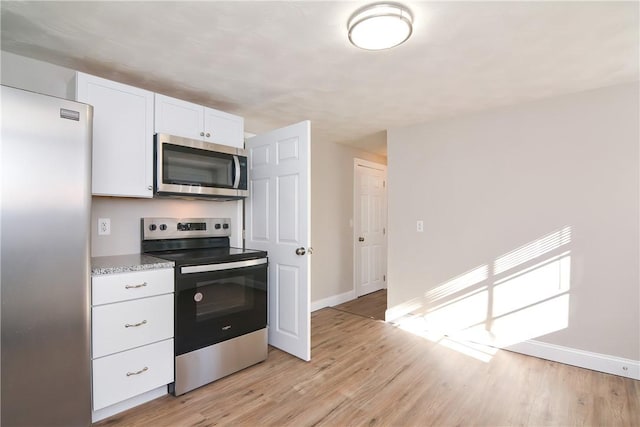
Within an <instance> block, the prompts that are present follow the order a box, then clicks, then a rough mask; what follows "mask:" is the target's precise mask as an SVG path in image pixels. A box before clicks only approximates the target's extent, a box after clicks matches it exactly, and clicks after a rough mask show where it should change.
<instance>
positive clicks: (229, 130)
mask: <svg viewBox="0 0 640 427" xmlns="http://www.w3.org/2000/svg"><path fill="white" fill-rule="evenodd" d="M155 132H156V133H167V134H170V135H176V136H182V137H185V138H191V139H197V140H201V141H206V142H211V143H214V144H222V145H229V146H231V147H237V148H244V119H243V118H242V117H239V116H235V115H233V114H229V113H225V112H222V111H218V110H214V109H213V108H208V107H203V106H201V105H197V104H193V103H191V102H187V101H183V100H181V99H176V98H171V97H168V96H165V95H160V94H158V93H156V95H155Z"/></svg>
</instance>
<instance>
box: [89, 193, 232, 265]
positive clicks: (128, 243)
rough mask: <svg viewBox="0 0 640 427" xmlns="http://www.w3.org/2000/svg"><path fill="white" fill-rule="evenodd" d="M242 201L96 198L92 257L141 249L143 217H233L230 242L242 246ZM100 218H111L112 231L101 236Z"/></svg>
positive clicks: (92, 211) (93, 200)
mask: <svg viewBox="0 0 640 427" xmlns="http://www.w3.org/2000/svg"><path fill="white" fill-rule="evenodd" d="M241 203H242V202H237V201H230V202H212V201H191V200H177V199H130V198H117V197H93V199H92V203H91V205H92V206H91V224H92V230H91V256H105V255H123V254H132V253H138V252H140V236H141V230H140V219H141V218H144V217H165V218H167V217H168V218H185V217H193V218H201V217H215V218H231V221H232V230H231V237H230V241H231V245H232V246H236V247H238V246H240V247H241V246H242V238H241V228H242V226H241V221H242V205H241ZM98 218H109V219H111V234H110V235H108V236H99V235H98V226H97V224H98Z"/></svg>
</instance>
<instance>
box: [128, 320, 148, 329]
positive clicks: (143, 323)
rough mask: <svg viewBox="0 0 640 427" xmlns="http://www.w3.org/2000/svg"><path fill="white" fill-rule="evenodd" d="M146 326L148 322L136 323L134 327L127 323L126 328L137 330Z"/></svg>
mask: <svg viewBox="0 0 640 427" xmlns="http://www.w3.org/2000/svg"><path fill="white" fill-rule="evenodd" d="M146 324H147V321H146V320H143V321H142V322H140V323H134V324H133V325H130V324H128V323H125V324H124V327H125V328H137V327H138V326H142V325H146Z"/></svg>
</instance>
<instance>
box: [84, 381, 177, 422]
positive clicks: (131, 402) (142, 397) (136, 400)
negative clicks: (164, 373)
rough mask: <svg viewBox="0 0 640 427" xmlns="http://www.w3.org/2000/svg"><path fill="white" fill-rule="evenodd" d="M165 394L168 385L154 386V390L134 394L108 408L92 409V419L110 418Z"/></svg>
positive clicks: (95, 420)
mask: <svg viewBox="0 0 640 427" xmlns="http://www.w3.org/2000/svg"><path fill="white" fill-rule="evenodd" d="M165 394H167V386H166V385H163V386H162V387H158V388H154V389H153V390H150V391H148V392H146V393H142V394H139V395H138V396H134V397H132V398H130V399H127V400H124V401H122V402H118V403H116V404H114V405H111V406H107V407H106V408H102V409H98V410H97V411H92V412H91V421H92V422H94V423H95V422H98V421H100V420H104V419H105V418H109V417H110V416H112V415H115V414H119V413H120V412H123V411H126V410H127V409H131V408H133V407H135V406H138V405H142V404H143V403H147V402H150V401H152V400H153V399H157V398H158V397H161V396H164V395H165Z"/></svg>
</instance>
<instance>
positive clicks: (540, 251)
mask: <svg viewBox="0 0 640 427" xmlns="http://www.w3.org/2000/svg"><path fill="white" fill-rule="evenodd" d="M569 242H571V227H569V226H566V227H563V228H562V229H560V230H558V231H556V232H554V233H550V234H547V235H546V236H544V237H541V238H539V239H536V240H534V241H532V242H530V243H527V244H526V245H524V246H521V247H519V248H518V249H515V250H513V251H511V252H509V253H506V254H504V255H502V256H500V257H498V258H496V260H495V262H494V263H493V274H494V275H498V274H501V273H504V272H505V271H507V270H510V269H512V268H515V267H517V266H519V265H521V264H524V263H526V262H528V261H531V260H533V259H535V258H538V257H540V256H542V255H544V254H546V253H549V252H551V251H553V250H554V249H557V248H559V247H560V246H562V245H566V244H567V243H569Z"/></svg>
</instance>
